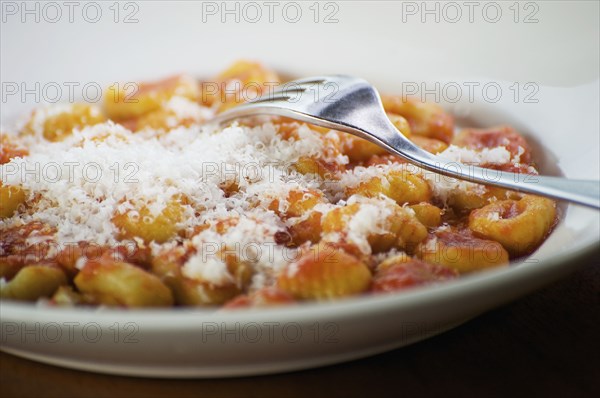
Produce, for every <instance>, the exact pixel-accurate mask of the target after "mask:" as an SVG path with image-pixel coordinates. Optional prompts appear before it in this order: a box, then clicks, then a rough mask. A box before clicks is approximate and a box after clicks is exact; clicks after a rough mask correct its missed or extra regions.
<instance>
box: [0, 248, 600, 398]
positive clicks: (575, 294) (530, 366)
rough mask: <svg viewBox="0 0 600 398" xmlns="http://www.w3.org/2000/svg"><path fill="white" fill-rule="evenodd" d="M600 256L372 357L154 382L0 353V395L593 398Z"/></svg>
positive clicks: (599, 343) (599, 383) (599, 376)
mask: <svg viewBox="0 0 600 398" xmlns="http://www.w3.org/2000/svg"><path fill="white" fill-rule="evenodd" d="M598 253H599V252H597V253H596V255H595V256H593V258H590V259H589V260H588V261H587V262H586V263H587V264H586V265H585V266H583V268H582V269H581V270H580V271H578V272H576V273H574V274H572V275H571V276H569V277H567V278H565V279H563V280H561V281H559V282H557V283H555V284H553V285H551V286H548V287H547V288H545V289H544V290H541V291H538V292H536V293H534V294H531V295H529V296H527V297H524V298H522V299H520V300H518V301H517V302H514V303H512V304H509V305H506V306H504V307H502V308H499V309H496V310H494V311H492V312H489V313H487V314H485V315H482V316H480V317H479V318H477V319H474V320H472V321H470V322H468V323H467V324H465V325H462V326H460V327H458V328H456V329H454V330H452V331H450V332H447V333H445V334H443V335H440V336H437V337H435V338H432V339H429V340H426V341H423V342H420V343H418V344H415V345H412V346H409V347H405V348H402V349H398V350H395V351H391V352H388V353H385V354H382V355H377V356H374V357H371V358H367V359H363V360H358V361H354V362H350V363H345V364H341V365H336V366H329V367H326V368H320V369H313V370H307V371H301V372H294V373H288V374H281V375H274V376H264V377H248V378H236V379H222V380H218V379H215V380H159V379H137V378H129V377H119V376H107V375H99V374H93V373H87V372H79V371H74V370H68V369H62V368H58V367H54V366H49V365H42V364H38V363H36V362H32V361H28V360H25V359H21V358H17V357H14V356H12V355H8V354H4V353H2V354H0V395H1V396H2V397H9V396H11V397H12V396H14V397H111V398H116V397H127V398H134V397H154V396H173V397H192V396H194V397H229V396H250V397H286V396H294V397H295V396H298V397H320V396H329V397H333V396H362V397H379V396H402V397H414V396H445V397H452V396H461V397H483V396H498V397H507V396H530V397H534V396H541V397H543V396H557V397H585V396H590V397H600V267H599V266H597V265H595V264H594V263H595V262H597V261H598V257H599V254H598Z"/></svg>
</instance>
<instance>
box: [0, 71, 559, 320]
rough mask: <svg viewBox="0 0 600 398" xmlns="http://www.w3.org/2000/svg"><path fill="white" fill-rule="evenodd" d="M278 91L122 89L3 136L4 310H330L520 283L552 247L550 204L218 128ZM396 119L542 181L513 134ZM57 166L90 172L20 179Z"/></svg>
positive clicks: (192, 82)
mask: <svg viewBox="0 0 600 398" xmlns="http://www.w3.org/2000/svg"><path fill="white" fill-rule="evenodd" d="M281 82H282V81H281V78H280V77H279V75H278V74H277V73H275V72H274V71H272V70H270V69H268V68H266V67H265V66H263V65H261V64H259V63H256V62H252V61H238V62H236V63H234V64H233V65H231V66H230V67H229V68H228V69H226V70H225V71H223V72H222V73H219V74H217V75H216V76H214V77H212V78H208V79H206V80H198V79H195V78H192V77H190V76H188V75H176V76H171V77H167V78H165V79H162V80H157V81H153V82H141V83H131V84H114V85H112V86H111V87H109V88H108V90H107V91H106V96H105V97H104V100H103V103H102V105H101V106H96V105H94V104H73V105H60V104H56V105H52V106H50V107H47V108H41V109H37V110H35V111H34V112H33V113H32V114H31V116H30V118H29V119H28V120H27V122H26V123H25V125H24V127H23V128H21V129H18V130H17V131H14V132H11V134H5V133H4V132H3V133H2V135H1V137H0V143H1V144H2V145H1V147H0V168H2V169H1V171H2V178H3V181H0V297H1V298H2V300H25V301H36V300H44V301H45V302H46V303H48V305H53V306H78V305H80V306H100V305H102V306H113V307H123V308H137V307H173V306H177V307H191V306H194V307H210V308H223V309H226V310H233V309H245V308H262V307H267V306H278V305H292V304H294V303H301V302H307V301H328V300H334V299H340V298H344V297H351V296H361V295H367V294H380V293H393V292H400V291H404V290H406V289H412V288H416V287H418V286H424V285H434V284H439V283H444V282H446V281H450V280H453V279H456V278H458V277H460V275H462V274H467V273H472V272H476V271H479V270H484V269H488V268H492V267H503V266H507V265H509V264H510V261H511V260H514V259H517V258H519V257H521V256H525V255H528V254H530V253H532V252H533V251H534V250H536V248H537V247H539V246H540V245H541V244H542V243H543V242H544V240H545V239H546V237H547V236H548V235H549V234H550V233H551V231H552V228H553V226H554V225H555V223H556V220H557V210H556V205H555V203H554V202H553V201H552V200H550V199H545V198H540V197H536V196H533V195H524V194H520V193H516V192H512V191H508V190H505V189H500V188H493V187H486V186H483V185H478V184H474V183H467V182H464V181H455V182H454V181H448V180H444V177H442V178H439V177H441V176H439V175H432V174H431V173H429V174H428V173H427V172H425V170H422V169H420V168H418V167H415V166H413V165H411V164H408V163H407V162H406V161H405V160H403V159H401V158H400V157H398V156H395V155H392V154H390V153H387V152H386V150H384V149H382V148H381V147H379V146H377V145H375V144H373V143H371V142H369V141H367V140H364V139H362V138H359V137H356V136H354V135H349V134H347V133H343V132H340V131H335V130H331V129H328V128H324V127H319V126H315V125H311V124H306V123H300V122H297V121H294V120H291V119H287V118H285V117H266V116H256V117H252V118H247V119H241V120H239V121H235V122H232V123H231V124H229V125H227V126H220V127H219V126H212V125H211V124H210V123H207V121H208V120H210V119H211V118H213V117H215V116H216V115H218V114H219V113H220V112H223V111H224V110H226V109H229V108H230V107H233V106H236V105H237V104H239V103H241V102H243V101H247V100H249V99H253V98H255V97H258V96H259V95H261V94H262V93H264V92H265V90H271V89H274V88H276V86H277V85H278V84H280V83H281ZM382 103H383V106H384V108H385V111H386V113H387V116H388V118H389V120H390V122H391V123H392V124H393V125H394V126H395V127H396V128H397V129H398V130H399V131H400V132H401V133H402V134H403V135H404V136H405V137H406V138H408V139H409V140H411V141H412V142H413V143H415V144H416V145H417V146H419V147H421V148H423V149H424V150H426V151H428V152H431V153H434V154H442V155H444V154H448V153H451V152H453V153H455V154H458V155H460V154H461V153H464V152H465V151H467V152H469V153H470V154H472V155H473V156H474V158H477V156H475V155H480V154H481V153H483V152H485V151H487V152H486V153H489V151H496V152H498V151H500V152H502V159H503V160H502V162H496V163H494V162H491V161H490V162H487V163H485V162H484V164H481V166H482V167H487V168H493V169H497V170H508V171H518V172H526V173H529V174H535V173H537V170H536V163H535V159H534V156H533V155H534V153H533V150H532V148H531V146H530V145H529V143H528V142H527V140H526V139H525V137H524V136H522V135H521V134H520V133H519V132H517V131H516V130H515V129H513V128H512V127H510V126H495V127H486V128H470V127H467V128H463V129H461V130H460V131H459V132H458V133H456V134H455V132H454V129H455V126H454V119H453V117H452V115H451V114H449V113H448V112H446V111H445V110H444V109H443V108H442V107H440V106H439V105H437V104H432V103H425V102H421V101H419V100H418V99H416V98H405V97H402V96H390V95H384V96H382ZM496 152H495V153H496ZM56 159H64V160H65V162H68V164H80V165H85V167H87V169H84V170H83V171H84V173H81V171H82V170H78V169H76V168H75V167H74V168H73V169H70V170H66V169H64V168H61V169H60V170H61V171H69V173H68V175H67V174H63V175H62V176H58V177H57V178H56V179H55V180H54V181H52V182H50V181H46V180H47V179H48V178H46V180H44V179H37V180H36V179H27V178H21V176H19V175H16V174H15V173H14V171H15V170H20V168H21V169H23V170H36V167H38V166H36V165H39V166H41V168H42V169H43V167H44V166H47V165H48V164H51V163H52V162H53V161H55V160H56ZM90 165H91V166H93V168H90V167H89V166H90ZM128 167H129V168H128ZM4 170H6V173H4ZM9 171H10V172H9ZM73 171H75V173H74V174H73ZM90 171H95V172H96V173H95V174H94V173H90ZM127 171H130V172H129V173H127ZM131 171H133V173H131ZM124 172H125V175H124V174H123V173H124ZM5 177H6V178H5ZM96 177H97V178H96Z"/></svg>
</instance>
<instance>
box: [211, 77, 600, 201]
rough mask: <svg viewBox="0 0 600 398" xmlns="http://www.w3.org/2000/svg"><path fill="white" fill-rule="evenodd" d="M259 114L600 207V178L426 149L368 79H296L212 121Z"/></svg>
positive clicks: (446, 169) (433, 166)
mask: <svg viewBox="0 0 600 398" xmlns="http://www.w3.org/2000/svg"><path fill="white" fill-rule="evenodd" d="M256 115H277V116H285V117H288V118H291V119H296V120H299V121H303V122H307V123H312V124H315V125H318V126H322V127H326V128H331V129H335V130H339V131H344V132H347V133H350V134H354V135H356V136H359V137H362V138H364V139H367V140H369V141H371V142H373V143H375V144H377V145H379V146H382V147H383V148H385V149H386V150H388V151H389V152H391V153H393V154H395V155H398V156H400V157H402V158H404V159H406V160H407V161H409V162H411V163H413V164H415V165H417V166H419V167H420V168H423V169H426V170H429V171H432V172H435V173H439V174H443V175H446V176H450V177H455V178H458V179H462V180H467V181H471V182H475V183H481V184H486V185H494V186H499V187H503V188H508V189H512V190H516V191H520V192H527V193H532V194H536V195H542V196H547V197H551V198H555V199H562V200H567V201H570V202H574V203H579V204H582V205H586V206H590V207H594V208H600V182H599V181H592V180H570V179H566V178H560V177H550V176H533V175H525V174H516V173H510V172H505V171H496V170H494V171H490V169H485V168H481V167H475V166H471V165H464V164H460V163H457V162H452V161H448V160H447V159H444V158H443V157H440V156H436V155H433V154H431V153H429V152H426V151H424V150H423V149H421V148H419V147H418V146H416V145H415V144H413V143H412V142H411V141H410V140H409V139H407V138H406V137H405V136H404V135H403V134H402V133H401V132H400V131H398V130H397V129H396V127H395V126H394V125H393V124H392V123H391V122H390V120H389V119H388V117H387V116H386V114H385V111H384V110H383V105H382V103H381V99H380V97H379V94H378V92H377V91H376V90H375V88H374V87H373V86H372V85H371V84H369V83H368V82H367V81H365V80H363V79H359V78H355V77H351V76H340V75H334V76H319V77H311V78H306V79H301V80H295V81H292V82H289V83H286V84H285V85H284V86H283V88H282V89H280V90H277V91H274V92H272V93H268V94H267V95H263V96H262V97H260V98H258V99H257V100H255V101H252V102H248V103H246V104H242V105H240V106H237V107H234V108H232V109H230V110H227V111H225V112H223V113H222V114H220V115H218V116H217V117H216V118H215V119H213V120H212V121H211V123H224V122H227V121H231V120H233V119H237V118H242V117H248V116H256Z"/></svg>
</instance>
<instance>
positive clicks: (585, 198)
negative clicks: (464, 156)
mask: <svg viewBox="0 0 600 398" xmlns="http://www.w3.org/2000/svg"><path fill="white" fill-rule="evenodd" d="M405 140H406V138H403V137H402V138H400V139H399V140H392V141H396V142H391V143H385V146H386V147H388V150H390V151H391V152H393V153H395V154H396V155H398V156H400V157H402V158H405V159H407V160H408V161H410V162H411V163H415V164H417V165H418V166H419V167H420V168H422V169H426V170H429V171H432V172H435V173H438V174H443V175H445V176H448V177H455V178H459V179H461V180H467V181H470V182H475V183H480V184H485V185H494V186H498V187H502V188H507V189H512V190H515V191H519V192H526V193H531V194H536V195H541V196H546V197H550V198H554V199H559V200H567V201H569V202H573V203H579V204H582V205H585V206H589V207H593V208H596V209H600V181H594V180H572V179H568V178H562V177H552V176H541V175H533V174H518V173H511V172H507V171H500V170H493V169H486V168H483V167H476V166H470V165H465V164H462V163H458V162H447V163H445V164H442V163H440V158H439V157H436V156H435V155H431V154H430V153H429V152H425V151H423V150H421V149H420V148H419V149H418V150H417V151H415V148H411V150H412V152H408V151H402V150H401V148H402V147H403V146H406V145H407V144H406V141H405ZM409 145H410V144H409Z"/></svg>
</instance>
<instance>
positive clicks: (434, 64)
mask: <svg viewBox="0 0 600 398" xmlns="http://www.w3.org/2000/svg"><path fill="white" fill-rule="evenodd" d="M9 3H11V4H14V5H15V7H17V8H16V13H15V14H14V15H13V11H14V10H12V11H11V10H9V11H10V12H6V10H3V12H4V14H3V17H4V18H6V21H3V24H2V39H1V40H2V42H1V49H2V50H1V51H2V53H1V55H2V56H1V59H2V60H1V61H0V62H1V66H2V84H3V95H4V97H3V98H2V124H3V125H8V124H10V121H11V120H14V117H15V115H17V114H20V113H22V112H24V111H25V110H27V109H29V108H31V107H33V106H36V105H39V104H36V103H35V102H42V100H43V99H49V98H50V97H52V96H53V94H52V93H50V92H49V91H47V92H45V93H44V92H43V90H44V87H46V88H47V90H50V89H52V87H54V88H56V85H58V86H59V87H62V93H61V94H62V97H63V100H68V95H69V92H68V84H65V83H69V82H76V83H79V85H78V86H75V90H74V96H75V97H82V96H83V95H86V94H85V93H83V92H82V90H81V88H83V86H84V85H85V84H89V85H88V87H91V86H92V85H94V84H98V85H99V86H101V87H105V86H106V85H107V84H109V83H111V82H113V81H115V80H121V81H127V80H135V79H148V78H155V77H159V76H163V75H168V74H171V73H173V72H178V71H186V72H191V73H194V74H196V75H198V76H207V75H210V74H211V73H214V72H215V71H218V70H219V69H222V68H223V67H225V66H226V64H227V63H228V62H229V61H231V60H233V59H237V58H240V57H247V58H253V59H258V60H262V61H264V62H265V63H266V64H268V65H271V66H274V67H276V68H278V69H279V70H281V71H284V72H287V73H289V74H290V75H293V76H302V75H311V74H322V73H332V72H334V73H348V74H355V75H359V76H362V77H365V78H367V79H368V80H371V81H372V82H373V83H375V84H376V85H378V86H379V87H380V88H381V87H383V88H385V89H387V91H388V92H400V91H401V90H402V89H403V88H404V89H407V88H410V87H412V88H414V87H415V84H416V87H418V88H419V92H418V93H417V94H423V95H424V94H426V92H424V91H423V90H422V88H431V87H434V90H436V89H435V87H436V82H437V83H439V89H437V90H436V92H437V93H438V95H439V96H440V102H442V104H443V105H444V106H446V107H447V108H448V109H449V110H451V111H452V112H454V113H455V114H456V115H457V116H458V117H459V119H460V121H461V122H462V123H470V124H475V125H492V124H495V123H502V122H504V123H510V124H513V125H514V126H515V127H516V128H517V129H519V130H521V131H522V132H523V133H524V134H526V135H528V137H529V139H530V140H532V141H533V143H534V148H535V149H536V151H535V152H536V156H537V158H538V159H539V160H540V163H541V167H542V169H543V170H544V171H546V172H550V173H556V172H558V171H559V170H560V172H562V173H564V174H565V175H566V176H567V177H571V178H587V179H598V178H599V169H600V167H599V158H600V155H599V153H598V148H599V146H600V144H599V134H598V131H599V125H598V123H599V115H598V112H599V111H598V109H600V104H599V99H598V92H599V88H600V87H599V80H598V70H599V67H598V51H599V50H598V48H599V47H600V46H599V45H598V36H599V35H598V4H597V3H595V2H589V3H580V4H576V5H572V4H571V5H566V4H561V3H558V2H536V3H535V4H536V5H537V11H536V8H535V7H534V8H531V7H530V8H527V9H525V8H523V9H521V10H520V14H519V15H518V17H515V14H514V11H513V10H512V9H509V6H511V5H512V3H510V2H509V3H495V4H499V6H500V7H501V8H502V15H503V16H502V18H501V19H500V20H499V21H498V22H496V23H492V22H489V21H487V20H486V19H485V18H488V20H492V19H494V18H495V17H494V14H491V12H492V11H493V10H491V9H487V11H486V12H489V13H490V14H486V15H485V18H484V16H483V14H481V13H477V12H476V13H475V14H474V15H473V18H474V22H473V23H470V22H469V21H468V19H465V18H468V14H467V12H468V10H467V9H465V8H462V9H461V11H462V13H463V17H462V20H459V21H458V22H457V23H451V22H450V20H452V19H453V18H454V16H455V14H450V12H451V11H452V10H450V9H446V10H445V11H444V8H442V6H441V4H442V3H440V5H438V7H440V13H441V14H440V22H439V23H435V22H434V20H432V19H431V18H435V15H434V16H433V17H432V16H431V15H429V16H427V15H428V14H426V15H425V20H426V22H425V23H422V22H421V18H422V17H423V15H421V14H422V10H420V7H421V6H420V4H422V3H419V2H414V3H412V2H403V3H392V2H385V3H381V4H379V5H378V7H374V6H373V5H372V3H371V4H367V3H366V2H365V3H362V2H335V3H333V2H332V3H328V4H330V6H328V8H325V4H324V3H321V8H320V14H319V16H318V18H317V19H318V21H319V23H315V22H314V19H315V14H314V10H313V9H310V8H309V7H310V6H311V5H312V3H295V4H297V5H296V6H288V8H286V10H287V11H286V12H287V14H285V17H284V15H283V14H282V10H283V9H284V7H285V3H280V6H279V8H276V9H275V11H276V12H275V13H274V14H273V20H274V22H273V23H269V22H268V13H267V12H268V9H267V8H265V7H266V6H264V5H262V3H255V4H258V7H259V9H260V10H261V12H262V18H263V19H262V20H259V21H258V22H257V23H252V22H251V21H250V20H251V19H254V18H255V16H256V14H250V12H251V11H252V10H251V9H248V8H246V9H245V10H246V11H244V8H243V7H244V6H243V3H240V4H239V5H238V6H237V7H239V10H240V11H239V12H240V15H239V17H240V22H239V23H236V22H235V21H233V18H234V17H235V16H231V15H230V14H225V18H228V20H227V21H226V23H222V22H221V17H223V15H222V13H221V11H222V10H220V7H221V5H220V4H221V3H216V2H215V3H211V2H204V3H191V2H180V3H177V6H176V7H174V6H173V5H170V6H167V5H166V4H165V3H163V2H130V3H121V4H120V7H121V8H120V14H119V15H118V18H117V20H119V21H120V22H119V23H115V22H114V19H115V13H114V9H110V8H109V7H110V6H111V5H112V3H95V4H98V6H99V7H100V8H101V11H102V16H101V17H100V20H99V21H98V22H96V23H91V22H88V21H86V20H85V18H84V17H83V14H82V9H83V8H84V6H85V4H84V3H80V6H79V8H76V9H75V12H74V14H73V23H70V22H69V20H68V18H69V14H68V9H65V8H63V9H62V17H61V19H59V20H58V21H57V22H55V23H52V22H50V21H51V20H53V19H55V18H56V15H57V14H55V13H52V12H53V11H52V10H51V9H45V11H44V9H43V8H40V10H39V17H40V21H39V22H35V21H34V20H33V18H34V17H35V15H34V16H33V17H32V16H31V15H30V14H25V15H21V11H22V10H20V8H19V7H21V6H20V4H21V3H16V2H15V3H12V2H9ZM4 4H6V3H3V7H4ZM31 4H34V3H31ZM36 4H37V3H36ZM54 4H58V5H59V7H61V4H62V3H54ZM126 4H132V5H130V6H128V8H125V5H126ZM203 4H204V5H203ZM207 4H212V5H214V6H215V7H217V8H216V12H217V13H216V14H214V15H213V14H212V12H213V11H215V9H206V8H205V9H204V10H203V7H207ZM231 4H232V5H231V7H235V6H234V5H233V4H235V3H231ZM331 4H333V5H331ZM409 4H412V5H413V6H415V7H417V8H416V9H414V8H411V9H409V8H406V7H407V5H409ZM454 4H459V3H454ZM38 6H39V7H41V3H40V4H39V5H38ZM32 7H33V6H32ZM93 7H96V6H93ZM290 7H296V8H298V7H300V9H301V11H302V17H301V18H300V20H299V21H298V22H297V23H291V22H287V21H286V18H287V20H288V21H291V20H293V19H294V18H296V17H295V16H294V15H296V14H292V11H293V10H292V8H290ZM459 7H462V6H461V5H460V4H459ZM482 8H483V5H482ZM277 10H280V11H277ZM415 10H416V11H415ZM476 10H477V9H476ZM203 11H205V12H204V13H203ZM208 11H210V12H208ZM334 11H335V13H334V15H333V16H332V18H334V19H337V20H338V22H337V23H323V19H324V18H325V16H326V15H329V14H330V13H332V12H334ZM533 11H535V12H534V14H533V17H531V18H534V19H537V20H538V22H536V23H529V24H525V23H523V22H524V20H523V19H524V18H525V15H529V16H531V13H532V12H533ZM132 12H133V13H134V15H132V16H131V18H134V19H137V20H138V22H137V23H129V24H127V23H123V22H122V21H123V19H124V18H125V16H126V15H130V14H131V13H132ZM244 12H245V14H244ZM413 12H416V14H413ZM566 12H568V13H569V14H570V17H569V18H564V14H565V13H566ZM86 13H87V14H86V17H87V18H88V20H90V21H91V20H93V19H95V18H96V17H95V15H96V14H93V10H92V9H91V8H89V7H88V8H87V9H86ZM15 15H16V17H15ZM23 16H24V17H25V22H22V21H21V17H23ZM492 17H494V18H492ZM428 18H429V19H428ZM531 18H530V19H531ZM515 19H517V20H518V21H519V22H518V23H516V22H514V21H515ZM549 43H552V45H551V46H550V45H549ZM457 76H458V77H457ZM400 79H404V80H400ZM407 79H410V80H407ZM423 79H425V80H426V81H427V83H426V84H427V86H425V87H423V86H421V85H420V84H421V81H423ZM515 82H518V83H519V84H518V85H516V86H515ZM36 83H39V87H40V89H38V90H37V91H38V93H39V94H41V95H40V97H41V98H40V101H36V99H35V98H34V96H33V95H32V94H27V95H25V98H22V97H21V94H23V92H22V91H21V89H22V88H23V87H25V88H32V87H34V90H35V87H36ZM527 83H531V84H530V85H528V86H525V85H526V84H527ZM15 84H16V87H18V90H19V91H18V92H17V93H16V94H9V91H7V90H9V89H11V90H12V88H14V87H15ZM22 84H23V85H25V86H22ZM69 84H70V83H69ZM477 84H478V85H477ZM486 84H488V86H486ZM469 85H471V86H472V87H476V89H475V90H474V93H473V98H472V101H471V98H469V92H468V87H469ZM456 86H458V87H461V88H462V90H463V92H462V96H461V98H460V100H459V101H457V102H456V103H454V102H452V100H453V98H454V97H455V95H453V94H452V93H451V92H450V91H445V92H444V91H443V90H444V89H445V88H446V90H450V89H452V87H456ZM484 86H485V87H489V90H493V89H495V88H497V87H500V89H501V90H502V94H501V95H500V96H499V98H498V101H497V102H493V100H495V99H496V97H495V94H494V92H493V91H487V92H485V91H483V87H484ZM517 93H518V94H519V95H518V97H517V96H516V94H517ZM87 95H88V96H90V95H93V93H92V94H89V93H87ZM429 96H430V97H428V99H430V100H431V99H432V96H433V94H429ZM526 98H527V99H528V101H526V100H525V99H526ZM448 100H450V101H448ZM531 100H537V102H531ZM563 211H564V215H563V218H562V220H561V222H560V224H559V225H558V227H557V228H556V230H555V231H554V232H553V234H552V235H551V236H550V238H549V239H548V240H547V241H546V242H545V243H544V245H543V246H542V247H541V248H540V249H539V250H538V251H537V252H536V253H534V254H533V255H532V256H531V257H530V258H529V259H528V260H527V261H526V262H524V263H521V264H515V265H514V266H511V267H510V268H505V269H497V270H492V271H487V272H483V273H480V274H477V275H472V276H468V277H464V278H462V279H461V280H458V281H455V282H451V283H447V284H445V285H442V286H437V287H431V288H423V289H417V290H413V291H408V292H406V293H403V294H397V295H386V296H377V297H362V298H355V299H349V300H343V301H340V302H336V303H327V304H308V305H302V306H296V307H289V308H278V309H269V310H253V311H241V312H231V313H212V312H207V311H201V310H177V311H171V310H169V311H118V310H99V311H89V310H84V309H64V308H58V309H54V308H44V307H38V306H35V305H30V304H22V303H11V302H1V303H0V316H1V321H2V324H1V344H2V346H1V348H2V350H4V351H6V352H10V353H14V354H16V355H20V356H23V357H27V358H31V359H34V360H39V361H42V362H47V363H52V364H56V365H61V366H67V367H72V368H76V369H85V370H92V371H98V372H106V373H115V374H124V375H136V376H156V377H226V376H239V375H255V374H264V373H273V372H281V371H286V370H293V369H302V368H308V367H313V366H319V365H325V364H331V363H336V362H340V361H345V360H349V359H353V358H358V357H362V356H366V355H371V354H374V353H377V352H382V351H385V350H389V349H392V348H395V347H400V346H403V345H406V344H410V343H413V342H415V341H418V340H421V339H424V338H427V337H430V336H432V335H435V334H437V333H441V332H443V331H445V330H446V329H448V328H451V327H453V326H455V325H457V324H459V323H461V322H464V321H465V320H468V319H469V318H472V317H474V316H477V315H478V314H480V313H482V312H484V311H487V310H489V309H491V308H494V307H496V306H498V305H501V304H503V303H506V302H508V301H510V300H513V299H515V298H517V297H519V296H521V295H523V294H526V293H528V292H531V291H532V290H534V289H537V288H539V287H541V286H543V285H544V284H547V283H549V282H550V281H552V280H555V279H557V278H560V277H562V276H564V275H566V274H567V273H569V272H572V271H573V270H575V269H576V268H577V266H578V263H579V262H580V261H579V260H580V259H581V258H582V257H583V256H586V255H589V254H590V253H591V252H592V251H593V250H595V248H596V247H597V246H598V240H599V235H600V220H599V217H600V216H599V213H598V212H596V211H594V210H590V209H586V208H582V207H577V206H564V208H563Z"/></svg>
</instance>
